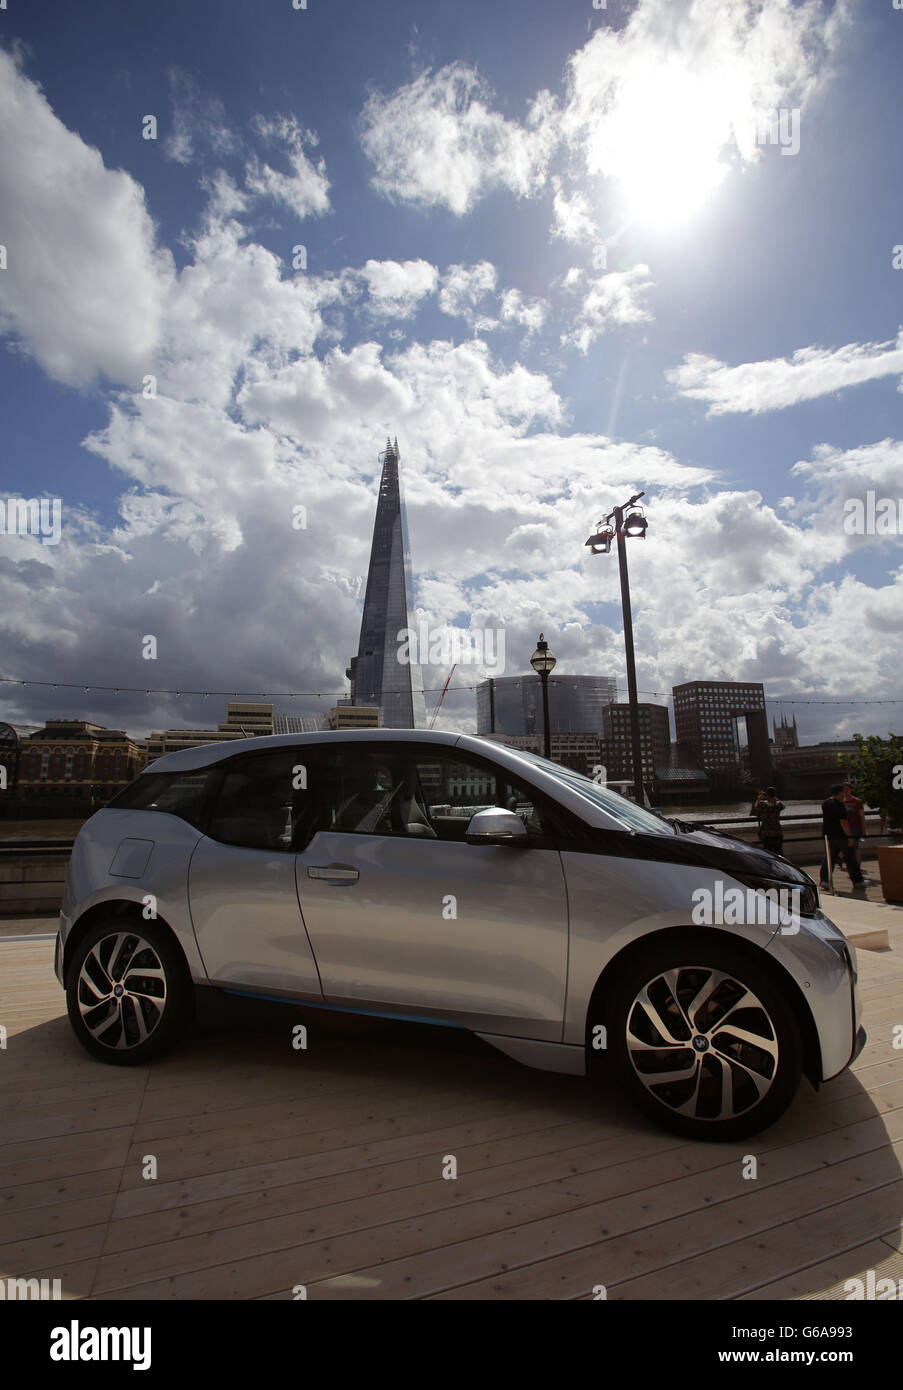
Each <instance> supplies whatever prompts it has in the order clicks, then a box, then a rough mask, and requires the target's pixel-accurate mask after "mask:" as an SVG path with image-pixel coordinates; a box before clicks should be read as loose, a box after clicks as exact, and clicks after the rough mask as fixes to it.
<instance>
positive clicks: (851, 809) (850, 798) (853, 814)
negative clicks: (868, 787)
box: [843, 782, 865, 865]
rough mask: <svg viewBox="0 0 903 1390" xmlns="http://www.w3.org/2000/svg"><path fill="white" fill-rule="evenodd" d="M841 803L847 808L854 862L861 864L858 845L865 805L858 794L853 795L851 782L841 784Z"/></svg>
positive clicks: (863, 823) (860, 842)
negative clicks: (854, 856) (851, 833)
mask: <svg viewBox="0 0 903 1390" xmlns="http://www.w3.org/2000/svg"><path fill="white" fill-rule="evenodd" d="M843 804H844V805H845V806H846V808H847V820H848V821H849V822H850V829H851V830H852V832H853V851H854V853H855V855H856V862H857V863H858V864H859V865H861V864H862V852H861V849H860V846H861V844H862V837H863V835H864V834H865V807H864V806H863V804H862V802H861V801H860V799H859V797H858V796H854V795H853V783H852V782H844V784H843Z"/></svg>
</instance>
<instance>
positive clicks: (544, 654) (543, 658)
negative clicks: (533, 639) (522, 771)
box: [530, 633, 555, 758]
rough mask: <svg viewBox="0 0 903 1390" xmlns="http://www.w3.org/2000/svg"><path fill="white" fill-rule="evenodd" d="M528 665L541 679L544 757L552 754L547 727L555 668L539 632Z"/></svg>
mask: <svg viewBox="0 0 903 1390" xmlns="http://www.w3.org/2000/svg"><path fill="white" fill-rule="evenodd" d="M530 665H531V666H532V667H533V670H534V671H535V672H536V674H537V675H538V676H539V679H540V680H541V681H542V752H543V757H544V758H551V756H552V734H551V730H550V728H549V676H550V674H551V672H552V671H553V670H554V669H555V658H554V656H553V655H552V653H551V652H550V651H549V644H548V642H547V641H546V640H545V638H544V637H543V635H542V633H540V634H539V641H538V642H537V644H536V651H535V652H534V653H533V655H532V656H531V657H530Z"/></svg>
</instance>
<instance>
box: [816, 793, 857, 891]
mask: <svg viewBox="0 0 903 1390" xmlns="http://www.w3.org/2000/svg"><path fill="white" fill-rule="evenodd" d="M821 817H822V819H821V833H822V839H824V840H827V842H828V848H827V850H826V851H825V857H824V859H822V861H821V875H820V882H821V886H822V888H827V886H828V850H830V853H831V861H832V863H834V864H836V863H837V862H838V860H843V866H844V868H845V869H846V871H847V873H848V874H849V875H850V878H851V879H852V880H853V887H854V888H864V887H865V879H864V878H863V877H862V870H861V869H860V867H859V861H858V860H857V858H856V848H855V838H854V835H853V827H852V826H851V825H850V822H849V821H848V820H847V806H846V803H845V801H844V799H843V783H842V782H838V783H837V784H836V786H833V787H832V788H831V795H830V796H829V797H828V798H827V799H826V800H825V801H823V802H822V804H821Z"/></svg>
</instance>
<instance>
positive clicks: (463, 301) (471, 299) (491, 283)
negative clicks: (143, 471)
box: [439, 261, 497, 332]
mask: <svg viewBox="0 0 903 1390" xmlns="http://www.w3.org/2000/svg"><path fill="white" fill-rule="evenodd" d="M496 279H497V275H496V269H495V266H494V265H492V263H491V262H490V261H478V262H477V263H476V264H475V265H450V266H449V267H448V269H447V270H445V271H444V273H443V275H442V280H441V282H440V286H439V308H440V309H441V310H442V312H443V314H448V315H449V316H450V317H452V318H460V319H465V320H466V321H467V322H468V323H469V324H471V326H472V327H473V329H474V331H475V332H480V331H481V330H484V329H489V328H494V327H495V325H496V320H495V319H493V318H490V317H489V316H488V315H487V314H482V313H479V312H478V308H477V306H478V305H480V304H481V303H482V302H483V301H484V300H485V299H486V298H487V297H488V296H489V295H494V294H495V285H496Z"/></svg>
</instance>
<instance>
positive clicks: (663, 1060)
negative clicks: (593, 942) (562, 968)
mask: <svg viewBox="0 0 903 1390" xmlns="http://www.w3.org/2000/svg"><path fill="white" fill-rule="evenodd" d="M600 1003H601V1004H602V1005H603V1006H604V1010H603V1009H597V1010H596V1011H595V1012H596V1013H602V1012H604V1015H605V1018H606V1020H607V1021H606V1028H607V1033H608V1048H609V1054H610V1058H611V1061H612V1063H613V1066H614V1071H615V1075H616V1077H617V1080H618V1082H619V1084H620V1085H621V1087H622V1089H623V1090H624V1091H625V1092H626V1094H627V1095H628V1096H629V1097H630V1098H631V1099H632V1100H633V1101H634V1102H635V1103H636V1104H637V1105H638V1106H639V1107H640V1109H642V1110H643V1111H645V1113H646V1114H648V1115H649V1116H651V1117H652V1118H653V1119H655V1120H656V1121H657V1122H658V1123H659V1124H661V1125H663V1126H664V1127H665V1128H667V1129H670V1130H672V1131H674V1132H675V1133H677V1134H680V1135H683V1136H685V1137H687V1138H690V1139H709V1140H722V1141H723V1140H731V1139H742V1138H745V1137H747V1136H748V1135H752V1134H758V1133H759V1132H760V1131H761V1130H763V1129H765V1128H766V1127H767V1126H768V1125H770V1124H773V1123H774V1121H775V1120H776V1119H778V1117H779V1116H780V1115H782V1114H783V1113H784V1111H785V1110H786V1109H787V1107H788V1105H790V1103H791V1101H792V1100H793V1098H794V1096H795V1095H796V1092H797V1089H798V1087H799V1081H800V1074H801V1071H802V1058H803V1049H802V1039H801V1034H800V1027H799V1023H798V1020H797V1017H796V1014H795V1012H794V1009H793V1007H792V1005H791V1003H790V1002H789V1000H788V997H787V993H786V991H785V990H783V989H782V988H781V986H780V984H779V983H778V982H776V981H775V979H774V978H773V976H772V975H771V973H770V972H769V971H768V970H767V969H764V968H763V967H762V966H760V965H758V964H757V963H756V962H755V961H754V960H751V959H750V956H749V954H748V953H747V952H746V951H744V950H743V949H742V948H738V947H737V946H734V945H732V944H731V943H730V942H725V941H719V940H717V939H714V938H713V939H711V940H700V939H699V938H695V939H694V938H689V937H687V938H682V939H674V940H672V941H663V942H659V943H656V944H654V945H652V946H651V947H650V948H649V949H647V950H645V951H642V952H638V953H637V954H636V955H633V956H632V957H631V959H630V960H629V961H628V962H626V963H625V966H624V968H623V969H622V970H621V971H620V972H619V973H618V975H617V976H616V978H615V980H614V982H613V984H612V986H611V987H610V989H608V990H607V991H606V994H605V997H604V999H603V1000H602V1001H600ZM598 1021H599V1019H593V1020H591V1022H594V1023H595V1022H598ZM732 1024H733V1029H734V1031H732V1028H731V1025H732ZM652 1077H655V1078H656V1079H655V1080H654V1081H653V1080H652V1079H651V1078H652Z"/></svg>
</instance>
